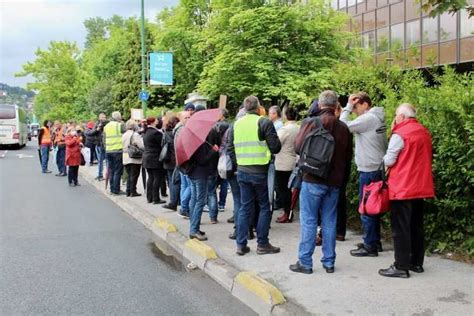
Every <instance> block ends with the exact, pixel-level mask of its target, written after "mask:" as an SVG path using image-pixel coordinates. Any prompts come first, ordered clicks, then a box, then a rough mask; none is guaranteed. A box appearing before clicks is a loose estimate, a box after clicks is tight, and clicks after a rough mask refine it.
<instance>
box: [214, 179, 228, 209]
mask: <svg viewBox="0 0 474 316" xmlns="http://www.w3.org/2000/svg"><path fill="white" fill-rule="evenodd" d="M217 182H218V183H219V186H220V187H221V190H220V191H219V206H220V207H222V208H225V200H226V199H227V188H228V187H229V182H228V181H227V180H226V179H222V178H220V177H219V178H218V181H217Z"/></svg>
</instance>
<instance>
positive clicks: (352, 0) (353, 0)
mask: <svg viewBox="0 0 474 316" xmlns="http://www.w3.org/2000/svg"><path fill="white" fill-rule="evenodd" d="M355 4H356V0H347V6H348V7H352V6H353V5H355Z"/></svg>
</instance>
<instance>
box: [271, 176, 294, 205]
mask: <svg viewBox="0 0 474 316" xmlns="http://www.w3.org/2000/svg"><path fill="white" fill-rule="evenodd" d="M290 176H291V171H279V170H276V171H275V192H276V196H277V199H276V200H277V201H278V204H279V205H278V206H280V207H281V208H283V209H284V210H285V213H290V208H291V190H290V189H289V188H288V181H289V180H290Z"/></svg>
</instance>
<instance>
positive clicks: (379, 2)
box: [377, 0, 388, 8]
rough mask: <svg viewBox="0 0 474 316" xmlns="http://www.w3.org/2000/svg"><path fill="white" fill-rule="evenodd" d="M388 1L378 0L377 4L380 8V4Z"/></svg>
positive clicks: (382, 4)
mask: <svg viewBox="0 0 474 316" xmlns="http://www.w3.org/2000/svg"><path fill="white" fill-rule="evenodd" d="M387 3H388V2H387V0H378V2H377V6H378V7H379V8H380V7H381V6H384V5H386V4H387Z"/></svg>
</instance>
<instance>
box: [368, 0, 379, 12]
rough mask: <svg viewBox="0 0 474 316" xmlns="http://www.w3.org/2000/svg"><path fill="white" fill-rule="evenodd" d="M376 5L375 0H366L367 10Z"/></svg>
mask: <svg viewBox="0 0 474 316" xmlns="http://www.w3.org/2000/svg"><path fill="white" fill-rule="evenodd" d="M376 7H377V0H368V1H367V10H372V9H375V8H376Z"/></svg>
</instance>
